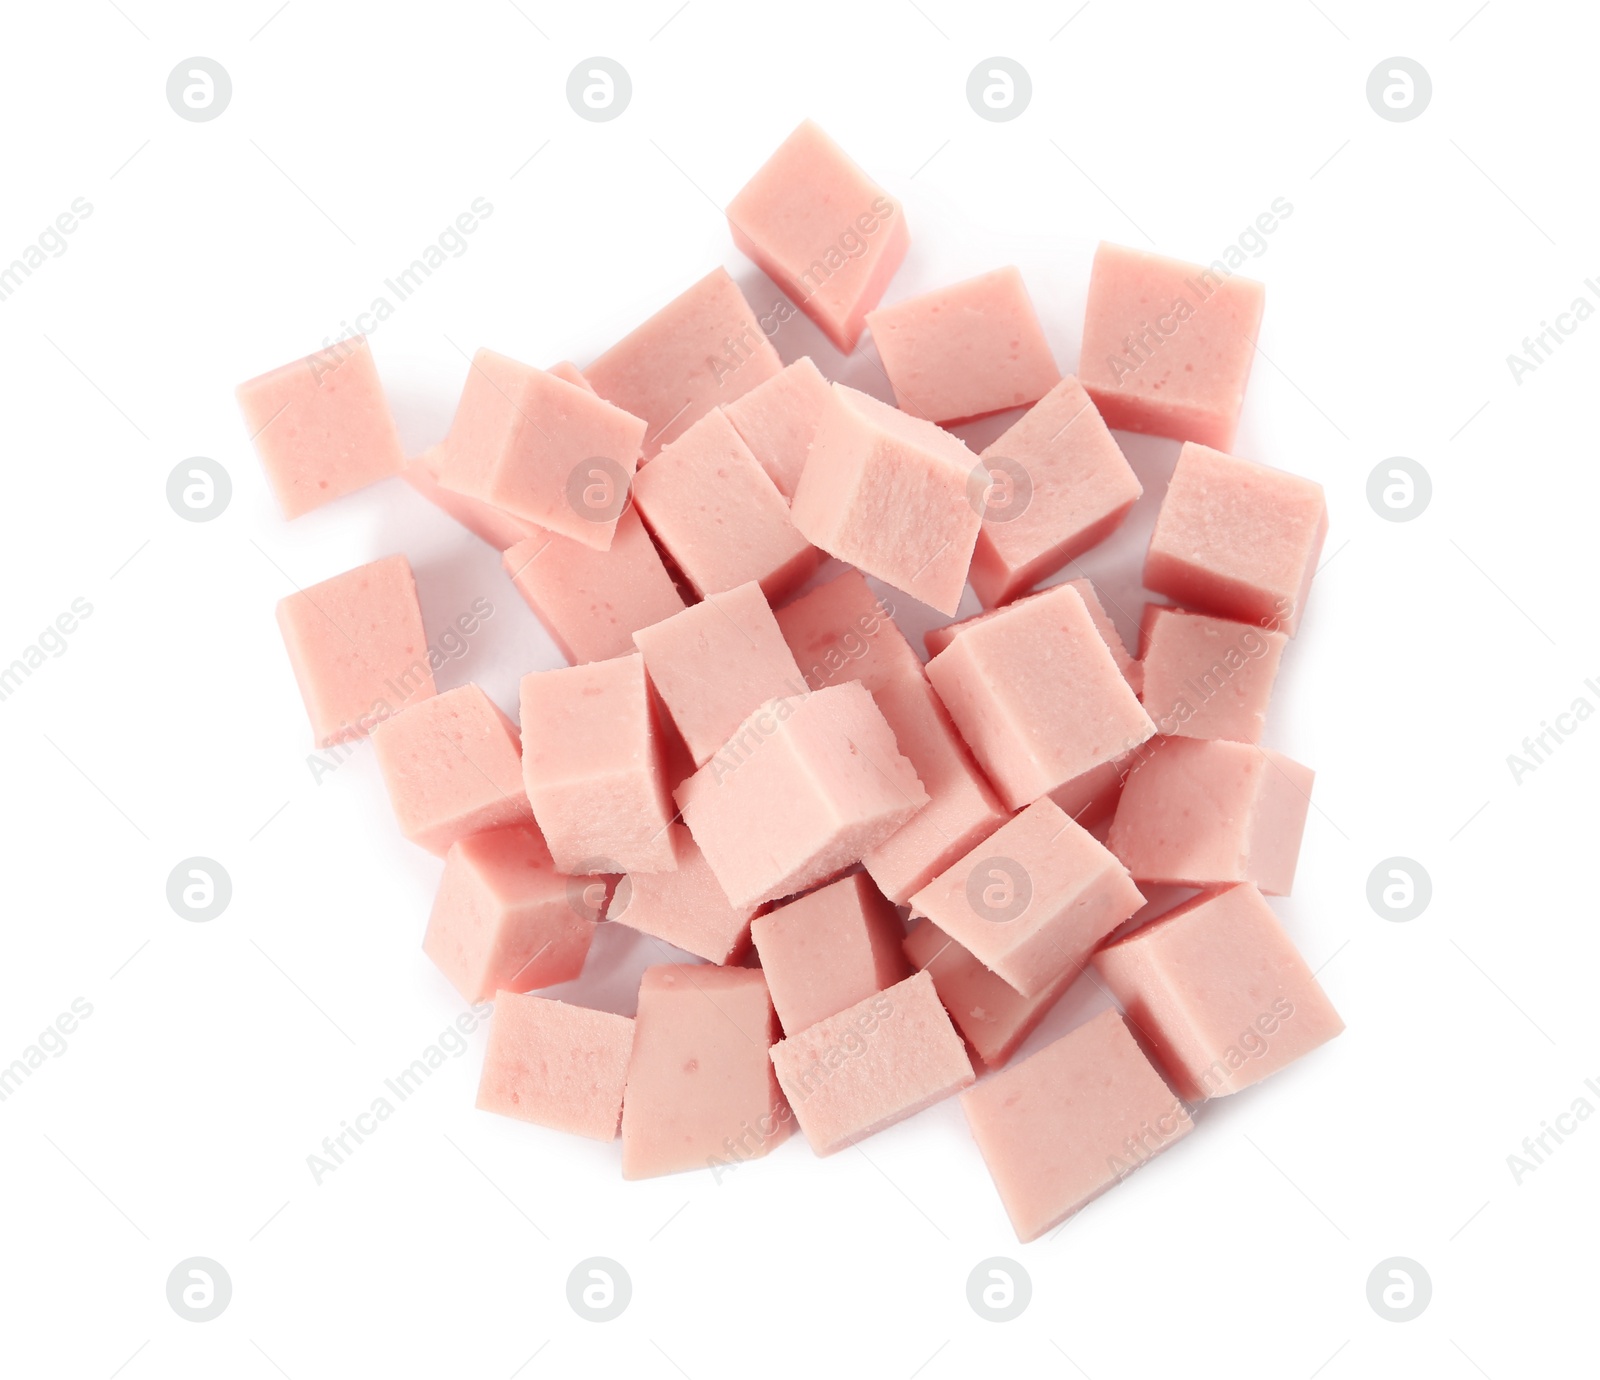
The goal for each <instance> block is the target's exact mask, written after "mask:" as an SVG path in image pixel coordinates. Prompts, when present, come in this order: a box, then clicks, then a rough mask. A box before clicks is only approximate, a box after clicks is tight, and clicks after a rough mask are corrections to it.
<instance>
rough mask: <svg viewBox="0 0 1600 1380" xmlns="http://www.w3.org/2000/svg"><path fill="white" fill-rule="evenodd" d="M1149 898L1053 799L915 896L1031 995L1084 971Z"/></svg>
mask: <svg viewBox="0 0 1600 1380" xmlns="http://www.w3.org/2000/svg"><path fill="white" fill-rule="evenodd" d="M1143 904H1144V897H1143V896H1142V895H1140V893H1139V889H1138V887H1136V886H1135V885H1134V884H1133V881H1132V879H1131V878H1130V877H1129V876H1128V873H1127V869H1125V868H1124V867H1123V865H1122V864H1121V863H1120V862H1119V861H1118V860H1117V858H1116V857H1115V856H1114V855H1113V854H1112V853H1111V852H1110V851H1109V850H1108V849H1107V848H1106V847H1105V846H1104V845H1103V844H1101V843H1100V842H1099V840H1097V839H1096V838H1095V837H1094V836H1093V835H1092V834H1090V833H1089V832H1088V831H1087V830H1085V829H1084V828H1083V827H1082V826H1081V825H1078V824H1075V823H1073V821H1072V819H1071V817H1070V816H1069V815H1067V814H1066V813H1064V812H1063V811H1062V809H1061V808H1060V807H1059V806H1058V805H1056V804H1055V802H1054V801H1052V800H1051V799H1050V798H1049V797H1048V796H1046V797H1044V798H1042V799H1040V800H1036V801H1034V803H1033V804H1032V805H1030V806H1028V808H1027V809H1025V810H1023V811H1022V812H1021V813H1020V814H1018V815H1016V816H1014V817H1013V818H1012V819H1010V820H1008V821H1007V822H1006V823H1005V824H1003V825H1001V827H1000V828H999V829H997V830H996V831H995V832H994V833H993V834H992V835H990V836H989V837H988V838H987V839H985V840H984V841H983V842H982V843H980V844H978V846H977V847H976V848H974V849H973V850H972V851H971V852H969V853H968V854H967V855H966V856H965V857H963V858H961V859H960V860H959V861H958V862H956V863H955V864H954V865H953V866H951V867H949V868H947V869H946V870H945V871H944V872H941V873H940V874H939V875H938V876H937V877H935V878H934V879H933V881H931V882H930V883H929V884H928V885H927V886H926V887H924V888H923V889H922V890H921V891H919V892H918V893H917V894H916V895H915V896H913V897H912V898H911V910H912V914H914V915H920V916H926V917H927V918H929V919H930V920H932V921H933V922H934V923H935V924H936V925H938V926H939V928H940V929H942V930H943V931H944V932H945V933H946V934H948V935H949V936H950V937H951V938H953V939H955V940H956V941H957V942H958V943H959V944H961V945H962V947H964V948H965V949H966V950H967V951H968V952H969V953H971V954H972V955H973V956H974V957H975V958H977V959H978V960H979V961H980V962H982V963H983V964H984V966H985V967H987V968H989V969H990V971H992V972H994V973H996V974H998V975H999V976H1000V977H1002V978H1004V979H1005V981H1006V982H1008V983H1009V984H1010V985H1011V986H1012V987H1014V988H1016V990H1017V991H1018V992H1019V993H1020V994H1021V995H1023V996H1027V997H1031V996H1037V995H1038V994H1039V993H1041V992H1043V991H1044V990H1045V989H1047V988H1049V987H1051V986H1054V985H1055V984H1056V983H1057V982H1059V981H1060V979H1061V978H1062V976H1063V975H1065V974H1069V973H1072V974H1075V973H1077V972H1079V971H1081V970H1082V968H1083V965H1084V964H1085V963H1086V962H1087V961H1088V959H1089V956H1090V954H1092V953H1093V952H1094V948H1095V945H1097V944H1098V943H1099V942H1100V941H1101V940H1102V939H1104V938H1105V937H1106V935H1108V934H1110V933H1111V931H1112V930H1114V929H1115V928H1116V927H1117V926H1118V925H1120V924H1121V923H1122V922H1123V921H1124V920H1126V919H1128V917H1129V916H1131V915H1132V914H1133V913H1134V912H1135V911H1136V910H1138V909H1139V907H1140V906H1142V905H1143Z"/></svg>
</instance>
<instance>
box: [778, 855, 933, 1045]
mask: <svg viewBox="0 0 1600 1380" xmlns="http://www.w3.org/2000/svg"><path fill="white" fill-rule="evenodd" d="M750 929H751V934H752V937H753V938H754V939H755V944H756V952H757V953H758V954H759V955H760V956H761V971H762V972H764V973H765V974H766V975H767V986H768V987H769V988H770V989H771V991H772V1004H773V1006H774V1007H776V1008H777V1012H778V1019H779V1020H780V1021H781V1022H782V1023H783V1028H784V1030H785V1031H786V1032H787V1033H788V1034H791V1035H793V1034H796V1033H798V1032H799V1031H802V1030H805V1029H806V1028H807V1027H808V1026H813V1025H815V1024H816V1023H817V1022H818V1021H822V1020H826V1019H827V1018H828V1017H829V1016H832V1015H835V1014H837V1013H838V1012H840V1011H843V1010H844V1009H845V1008H846V1007H847V1006H854V1005H856V1003H857V1002H861V1001H865V1000H866V999H867V998H868V997H870V996H871V995H872V994H873V993H874V992H881V991H882V990H883V989H884V988H885V987H891V986H893V985H894V984H895V983H897V982H899V981H900V980H901V979H902V978H904V977H905V976H906V975H907V973H908V972H909V971H910V969H909V967H908V966H907V964H906V959H905V955H904V954H903V953H902V952H901V949H900V939H901V935H902V933H903V932H902V930H901V927H900V916H899V915H898V914H897V913H896V911H895V909H894V907H893V906H891V905H890V904H889V903H888V901H886V900H885V899H884V898H883V897H882V896H881V895H880V894H879V892H878V889H877V888H876V887H875V886H873V885H872V883H871V881H870V880H869V879H868V878H867V877H866V875H865V874H864V873H860V872H857V873H853V874H852V875H851V876H848V877H841V878H840V879H839V880H838V881H837V882H833V883H831V884H830V885H828V886H825V887H822V888H821V889H820V890H817V891H812V892H808V893H807V894H806V895H804V896H802V897H800V898H799V899H798V900H795V901H790V902H789V903H788V904H787V905H783V906H779V907H778V908H777V909H776V910H774V911H770V912H768V913H767V914H766V915H763V916H762V917H761V918H760V919H758V920H757V921H756V922H755V923H754V924H753V925H752V926H751V927H750Z"/></svg>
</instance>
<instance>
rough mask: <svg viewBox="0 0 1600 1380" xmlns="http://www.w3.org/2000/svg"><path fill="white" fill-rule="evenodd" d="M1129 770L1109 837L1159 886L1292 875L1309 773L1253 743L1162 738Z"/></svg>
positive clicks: (1264, 882)
mask: <svg viewBox="0 0 1600 1380" xmlns="http://www.w3.org/2000/svg"><path fill="white" fill-rule="evenodd" d="M1141 756H1142V757H1143V760H1142V761H1140V762H1139V763H1138V765H1137V766H1135V767H1134V769H1133V770H1132V772H1130V773H1129V775H1128V779H1127V782H1126V784H1125V785H1124V786H1123V788H1122V799H1121V800H1119V801H1118V802H1117V813H1116V817H1115V818H1114V819H1113V820H1112V821H1111V832H1110V834H1109V835H1108V836H1107V838H1106V843H1107V844H1108V845H1109V846H1110V848H1111V851H1112V852H1113V853H1115V854H1116V855H1117V856H1118V857H1119V858H1121V859H1122V861H1123V863H1124V864H1125V865H1126V866H1127V868H1128V871H1129V872H1131V873H1132V874H1133V876H1134V878H1135V879H1136V880H1137V881H1140V882H1149V883H1152V884H1154V885H1156V886H1196V887H1209V886H1224V885H1227V884H1229V883H1232V882H1253V883H1255V885H1256V886H1258V887H1260V888H1261V890H1262V891H1264V892H1266V893H1267V895H1269V896H1287V895H1288V894H1289V890H1290V888H1291V887H1292V886H1293V885H1294V869H1295V863H1296V861H1297V860H1298V859H1299V856H1300V836H1301V834H1302V833H1303V832H1304V831H1305V826H1306V812H1307V810H1308V809H1309V808H1310V806H1311V782H1312V778H1313V775H1314V773H1313V772H1312V770H1311V768H1310V767H1303V766H1301V765H1300V763H1298V762H1295V761H1292V760H1291V759H1290V758H1288V757H1285V756H1284V755H1283V754H1282V753H1279V752H1271V751H1269V750H1268V749H1266V748H1261V747H1256V746H1254V745H1252V744H1249V743H1226V742H1221V741H1219V740H1210V739H1200V738H1162V739H1161V740H1160V741H1159V744H1158V745H1157V746H1156V747H1155V749H1154V750H1153V751H1150V752H1148V753H1146V754H1141Z"/></svg>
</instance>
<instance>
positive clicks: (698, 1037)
mask: <svg viewBox="0 0 1600 1380" xmlns="http://www.w3.org/2000/svg"><path fill="white" fill-rule="evenodd" d="M773 1026H774V1021H773V1015H772V1002H771V1001H770V1000H769V999H768V997H767V984H766V980H765V979H764V978H763V977H762V975H761V971H760V969H757V968H712V967H696V966H691V965H687V964H664V965H662V966H661V967H657V968H647V969H646V970H645V974H644V977H643V979H642V980H641V981H640V983H639V1010H638V1015H637V1016H636V1017H635V1018H634V1035H633V1053H632V1056H631V1057H630V1059H629V1060H628V1082H627V1088H626V1090H625V1092H624V1094H623V1099H622V1176H623V1178H625V1179H643V1178H648V1177H650V1176H651V1175H655V1174H672V1173H676V1172H677V1171H679V1170H682V1169H704V1168H707V1167H708V1166H709V1167H713V1168H714V1167H717V1166H725V1165H729V1164H735V1163H737V1162H739V1161H741V1160H748V1159H755V1158H757V1157H758V1156H761V1155H765V1154H766V1153H767V1152H768V1151H769V1150H771V1149H772V1148H773V1147H774V1146H776V1145H777V1144H778V1143H779V1142H781V1141H782V1140H783V1139H784V1138H785V1137H786V1136H787V1135H788V1134H789V1132H790V1131H791V1130H793V1129H794V1123H793V1120H792V1118H791V1116H790V1114H789V1109H788V1107H787V1106H786V1105H785V1104H784V1101H783V1096H782V1094H781V1093H780V1092H779V1091H778V1084H777V1080H776V1079H775V1078H774V1077H773V1073H772V1064H771V1061H770V1060H769V1059H768V1057H767V1051H768V1048H769V1046H770V1045H771V1044H772V1039H773V1034H774V1029H773Z"/></svg>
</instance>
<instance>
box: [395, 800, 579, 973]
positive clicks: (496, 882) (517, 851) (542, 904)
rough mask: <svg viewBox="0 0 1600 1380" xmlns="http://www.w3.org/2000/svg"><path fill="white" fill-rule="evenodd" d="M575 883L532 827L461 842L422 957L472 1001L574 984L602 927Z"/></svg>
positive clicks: (448, 866)
mask: <svg viewBox="0 0 1600 1380" xmlns="http://www.w3.org/2000/svg"><path fill="white" fill-rule="evenodd" d="M569 882H570V879H569V878H567V877H563V876H562V875H561V874H560V873H559V872H557V871H556V868H555V864H554V863H553V862H552V861H551V860H550V850H549V849H547V848H546V847H545V846H544V839H543V838H541V837H540V836H539V831H538V830H537V829H535V828H534V827H533V825H531V824H513V825H511V826H510V827H509V828H506V829H491V830H489V831H487V832H486V833H482V834H473V835H471V836H470V837H468V838H464V839H459V840H457V841H456V842H455V843H454V844H453V845H451V848H450V851H449V853H447V854H446V855H445V860H444V875H443V876H442V877H441V878H440V879H439V891H438V894H437V895H436V896H435V897H434V901H433V911H432V913H431V914H430V915H429V916H428V931H427V933H426V935H424V936H423V940H422V951H423V952H424V953H425V954H427V955H428V957H429V958H431V959H432V960H433V962H434V964H435V966H437V967H438V969H439V971H440V972H441V973H443V974H444V975H445V976H446V977H447V978H449V979H450V981H451V982H452V983H454V984H455V989H456V991H458V992H460V993H461V995H462V996H463V997H465V998H466V1000H467V1001H469V1002H480V1001H486V1000H488V999H489V998H490V997H492V996H494V994H495V993H496V992H497V991H498V992H527V991H531V990H532V989H533V988H535V987H550V986H552V985H554V984H555V983H558V982H569V981H571V980H572V979H573V978H575V977H577V976H578V974H579V973H581V972H582V971H583V960H584V958H585V956H586V955H587V954H588V952H589V943H590V941H591V940H592V939H593V938H594V928H595V922H594V918H593V916H592V915H590V914H588V913H586V912H584V911H583V910H582V908H581V906H575V905H574V904H573V903H572V896H571V893H570V891H569Z"/></svg>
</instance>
